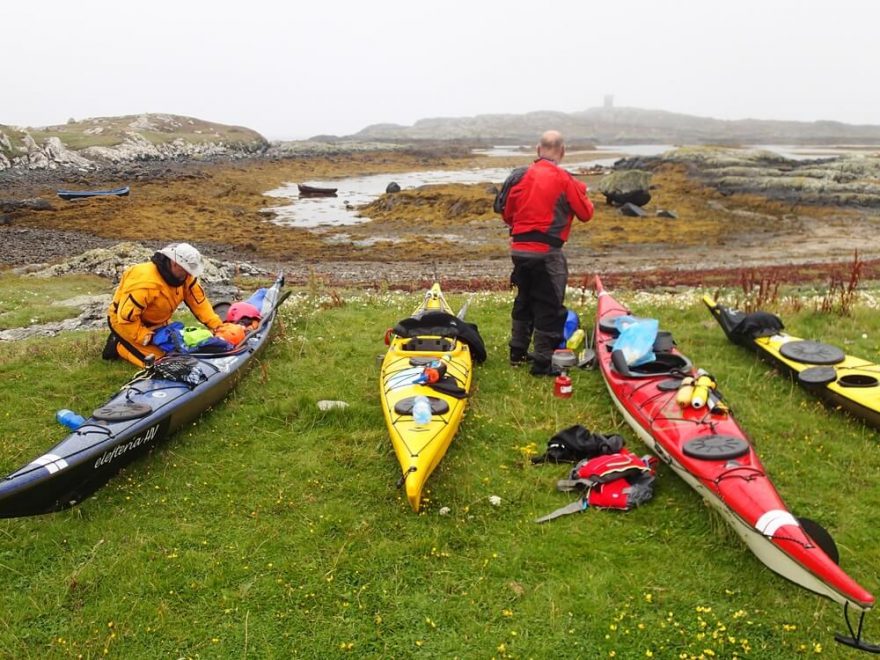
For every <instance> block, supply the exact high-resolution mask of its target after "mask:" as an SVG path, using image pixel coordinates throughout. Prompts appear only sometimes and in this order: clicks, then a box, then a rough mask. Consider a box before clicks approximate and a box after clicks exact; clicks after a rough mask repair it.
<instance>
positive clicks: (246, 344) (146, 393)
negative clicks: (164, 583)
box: [0, 276, 289, 518]
mask: <svg viewBox="0 0 880 660" xmlns="http://www.w3.org/2000/svg"><path fill="white" fill-rule="evenodd" d="M283 286H284V278H283V277H282V276H279V277H278V278H277V279H276V280H275V283H274V284H273V285H272V286H271V287H269V288H268V289H262V290H260V291H259V292H258V293H257V294H255V296H257V295H259V296H260V297H261V300H260V301H259V302H258V303H255V304H256V305H257V306H258V308H259V309H260V310H261V320H260V324H259V325H258V327H257V328H256V329H253V330H251V331H249V332H248V333H247V334H246V335H245V339H244V340H243V341H241V342H240V343H239V344H238V346H236V348H235V349H234V350H232V351H229V352H225V353H207V352H205V353H198V352H196V353H181V354H177V353H169V354H167V355H165V356H163V357H161V358H159V359H157V360H155V362H154V363H152V364H151V365H148V366H147V368H145V369H144V370H143V371H141V372H140V373H138V374H137V375H136V376H135V377H134V378H133V379H132V380H131V381H129V382H128V383H127V384H125V385H124V386H123V387H122V388H121V389H120V390H119V392H117V393H116V394H114V395H113V396H112V397H110V399H108V400H107V401H106V402H105V403H104V404H103V405H102V406H101V407H100V408H98V409H96V410H95V411H94V412H93V413H92V414H91V415H90V416H89V417H87V418H86V419H85V420H81V421H80V423H79V425H78V427H77V428H76V429H75V430H74V431H73V432H72V433H70V434H69V435H68V436H67V437H65V438H64V439H63V440H61V442H59V443H58V444H56V445H55V446H54V447H52V448H51V449H50V450H49V451H47V452H46V453H44V454H42V455H41V456H38V457H37V458H35V459H34V460H32V461H31V462H30V463H28V464H27V465H25V466H24V467H21V468H19V469H18V470H16V471H15V472H13V473H11V474H10V475H8V476H7V477H5V478H3V479H0V518H16V517H21V516H34V515H39V514H44V513H50V512H52V511H60V510H62V509H66V508H68V507H71V506H74V505H76V504H79V503H80V502H81V501H82V500H83V499H85V498H86V497H88V496H90V495H91V494H92V493H94V492H95V491H96V490H98V489H99V488H101V487H102V486H103V485H104V484H106V483H107V482H108V481H109V480H110V479H111V478H112V477H113V476H114V475H115V474H116V473H117V472H118V471H119V469H120V468H122V467H123V466H125V465H127V464H129V463H131V462H132V461H133V460H134V459H135V458H137V457H139V456H141V455H143V454H146V453H148V452H149V451H151V450H152V449H153V447H155V446H156V445H157V444H158V443H160V442H163V441H164V440H166V439H168V438H169V437H170V436H171V435H172V434H173V433H174V432H175V431H177V430H178V429H180V428H182V427H188V426H190V425H191V424H192V423H193V422H194V421H195V420H196V419H197V418H198V417H199V415H201V414H202V413H203V412H205V411H206V410H208V409H209V408H211V407H212V406H214V405H216V404H218V403H219V402H220V401H222V400H223V398H224V397H225V396H226V395H227V394H228V393H229V391H230V390H232V388H233V387H234V386H235V384H236V383H237V382H238V381H239V380H240V379H241V377H242V376H243V375H244V373H245V372H246V371H247V367H249V366H251V365H252V364H253V363H254V362H255V360H254V358H255V357H257V356H258V355H259V354H260V353H261V352H262V351H263V349H264V348H265V347H266V345H267V344H268V340H269V336H270V333H271V330H272V325H273V323H274V321H275V318H276V316H277V310H278V307H279V305H281V303H282V302H284V300H285V299H286V298H287V295H288V294H289V291H286V292H284V293H282V292H281V288H282V287H283ZM252 300H255V301H256V297H252Z"/></svg>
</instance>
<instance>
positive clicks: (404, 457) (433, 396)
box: [379, 284, 486, 511]
mask: <svg viewBox="0 0 880 660" xmlns="http://www.w3.org/2000/svg"><path fill="white" fill-rule="evenodd" d="M464 311H465V309H462V311H461V312H459V314H458V315H457V316H456V315H455V314H453V313H452V309H451V308H450V307H449V305H448V304H447V302H446V299H445V298H444V297H443V292H442V291H441V289H440V285H439V284H434V285H433V286H432V287H431V289H430V290H429V291H428V292H427V293H426V294H425V297H424V300H423V301H422V304H421V305H420V306H419V307H418V308H417V309H416V310H415V312H413V314H412V316H410V317H408V318H406V319H403V320H402V321H400V322H399V323H398V324H397V325H396V326H395V327H394V328H393V329H391V330H390V331H389V333H388V335H387V342H388V352H387V354H386V355H385V358H384V359H383V361H382V373H381V376H380V379H379V394H380V397H381V402H382V412H383V413H384V415H385V422H386V424H387V426H388V433H389V434H390V436H391V444H392V445H393V446H394V452H395V453H396V454H397V460H398V461H399V462H400V467H401V470H402V471H403V474H402V476H401V479H400V484H401V485H403V486H404V487H405V489H406V497H407V500H409V503H410V506H412V508H413V511H418V510H419V506H420V504H421V499H422V490H423V489H424V487H425V482H426V481H427V480H428V477H429V476H431V473H432V472H433V471H434V469H435V468H436V467H437V465H438V464H439V463H440V460H441V459H442V458H443V456H444V455H445V454H446V450H447V449H448V448H449V445H450V443H451V442H452V439H453V438H454V437H455V434H456V432H457V431H458V427H459V424H461V420H462V418H463V417H464V411H465V408H466V406H467V399H468V395H469V393H470V391H471V382H472V377H473V364H474V362H482V361H483V360H485V358H486V352H485V347H484V345H483V342H482V339H481V338H480V335H479V332H478V331H477V328H476V326H475V325H473V324H470V323H465V322H464V318H463V317H464ZM420 397H425V398H426V399H427V403H428V404H429V405H430V413H429V414H425V417H424V418H422V419H417V417H418V416H419V415H418V414H417V415H414V414H413V407H414V404H415V403H416V400H417V399H418V398H420ZM420 403H421V404H422V405H424V403H425V402H424V401H421V402H420ZM417 412H418V411H417Z"/></svg>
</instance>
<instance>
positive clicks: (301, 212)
mask: <svg viewBox="0 0 880 660" xmlns="http://www.w3.org/2000/svg"><path fill="white" fill-rule="evenodd" d="M642 147H643V148H644V149H647V150H650V153H661V152H662V151H665V150H666V149H668V148H670V147H668V146H667V147H663V146H660V145H642ZM635 148H636V146H635V145H631V146H629V147H620V148H617V147H598V148H597V151H596V152H579V153H577V154H576V155H575V157H576V160H573V161H571V162H569V161H568V160H566V161H565V163H564V166H565V167H566V168H567V169H569V170H577V169H579V168H584V167H595V166H596V165H602V166H605V167H610V166H611V165H613V164H614V162H615V161H616V160H618V158H619V157H620V154H621V153H627V154H631V153H642V154H645V155H649V154H648V153H647V152H645V151H631V150H632V149H635ZM495 149H497V150H498V151H497V152H496V151H495V150H494V149H491V150H481V151H480V153H485V154H488V155H494V156H503V155H514V156H518V155H521V156H523V157H524V159H528V158H530V157H531V152H529V153H526V152H524V151H518V150H517V147H497V148H495ZM508 151H509V152H510V153H507V152H508ZM490 152H491V153H490ZM603 152H605V153H606V154H608V155H603ZM587 153H590V154H591V155H592V154H594V153H595V155H596V156H599V157H597V158H590V159H588V160H584V159H583V157H584V156H585V155H586V154H587ZM611 154H613V155H611ZM524 162H528V160H524ZM511 169H512V168H510V167H493V168H471V169H464V170H428V171H424V172H399V173H396V174H373V175H370V176H358V177H347V178H344V179H315V180H309V181H299V182H297V183H308V184H309V185H312V186H319V187H322V188H338V193H337V196H336V197H300V196H299V190H298V189H297V183H288V184H285V185H284V186H281V187H280V188H275V189H274V190H270V191H268V192H266V193H265V194H266V195H267V196H269V197H277V198H281V199H290V200H291V203H290V204H289V205H287V206H276V207H273V208H270V209H265V211H266V212H272V213H274V214H275V217H274V218H273V222H275V223H276V224H279V225H283V226H287V227H299V228H303V229H314V228H316V227H339V226H345V225H355V224H360V223H363V222H369V221H370V219H369V218H365V217H362V216H360V215H359V213H358V211H357V209H356V207H357V206H360V205H363V204H368V203H369V202H371V201H373V200H374V199H376V198H377V197H379V196H380V195H382V194H383V193H384V192H385V188H386V187H387V186H388V184H389V183H391V182H392V181H394V182H396V183H397V185H399V186H400V188H401V190H406V189H411V188H418V187H419V186H424V185H427V184H442V183H464V184H473V183H482V182H486V183H495V184H498V185H500V184H501V183H502V182H503V181H504V179H506V178H507V175H508V174H510V171H511Z"/></svg>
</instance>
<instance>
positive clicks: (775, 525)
mask: <svg viewBox="0 0 880 660" xmlns="http://www.w3.org/2000/svg"><path fill="white" fill-rule="evenodd" d="M596 291H597V294H598V296H597V297H598V308H597V312H596V326H595V330H594V341H593V345H594V347H595V351H596V355H597V362H598V366H599V370H600V372H601V373H602V377H603V379H604V381H605V384H606V387H607V389H608V392H609V394H610V395H611V397H612V400H613V402H614V404H615V405H616V407H617V408H618V410H619V411H620V412H621V414H622V415H623V417H624V419H625V420H626V422H627V423H628V424H629V425H630V427H632V429H633V431H635V433H636V434H637V435H638V436H639V438H641V439H642V440H643V441H644V442H645V443H646V444H647V445H648V446H649V447H650V448H651V450H652V451H653V452H654V453H656V454H657V455H658V456H659V457H660V458H661V459H662V460H663V461H664V462H665V463H666V464H668V465H669V466H670V467H671V468H672V470H673V471H674V472H675V473H676V474H677V475H678V476H680V477H681V478H682V479H683V480H684V481H685V482H686V483H687V484H688V485H690V486H691V487H692V488H693V489H694V490H696V491H697V492H698V493H699V494H700V495H701V496H702V497H703V498H704V499H705V500H706V502H707V503H709V504H711V505H712V506H713V507H714V508H715V509H716V510H717V511H718V512H719V513H721V514H722V516H723V517H724V518H725V519H726V520H727V522H728V523H729V524H730V525H731V527H732V528H733V529H734V530H735V531H736V532H737V534H738V535H739V536H740V538H741V539H742V540H743V541H744V542H745V544H746V546H747V547H748V548H749V550H751V551H752V553H753V554H754V555H755V557H756V558H757V559H758V560H760V561H761V562H762V563H763V564H764V565H766V566H767V567H768V568H770V569H771V570H773V571H774V572H776V573H778V574H779V575H781V576H783V577H785V578H787V579H789V580H791V581H792V582H794V583H796V584H798V585H800V586H801V587H804V588H806V589H809V590H811V591H813V592H815V593H818V594H820V595H822V596H825V597H827V598H830V599H832V600H834V601H835V602H837V603H840V604H841V605H843V607H844V614H845V617H846V619H847V628H848V630H849V632H850V636H848V637H846V636H843V635H837V636H835V639H837V641H839V642H840V643H842V644H846V645H849V646H852V647H854V648H858V649H860V650H863V651H869V652H878V650H880V649H878V647H875V646H873V645H872V644H870V643H868V642H866V641H865V640H864V639H863V636H862V632H863V626H862V624H863V622H864V616H865V614H866V613H867V612H868V611H869V610H871V609H872V607H873V606H874V603H875V599H874V596H873V595H872V594H871V593H870V592H868V591H867V590H866V589H865V588H864V587H862V586H861V585H859V584H858V583H857V582H856V581H855V580H854V579H853V578H852V577H850V576H849V575H848V574H847V573H845V572H844V571H843V570H842V569H841V568H840V567H839V565H838V563H837V561H838V559H839V553H838V552H837V549H836V547H835V545H834V541H833V539H831V537H830V535H829V534H828V532H827V531H826V530H824V529H823V528H822V527H821V526H819V525H818V524H817V523H814V522H813V521H810V520H808V519H799V518H797V517H795V516H794V514H792V513H791V511H790V510H789V509H788V507H787V506H786V505H785V503H784V502H783V500H782V498H781V496H780V495H779V493H778V492H777V491H776V488H775V487H774V486H773V484H772V482H771V480H770V478H769V476H768V475H767V473H766V470H765V469H764V467H763V465H762V463H761V461H760V459H759V457H758V455H757V453H756V451H755V448H754V445H753V444H752V442H751V440H750V439H749V438H748V436H747V435H746V433H745V432H744V431H743V430H742V429H741V427H740V426H739V424H738V423H737V422H736V420H735V419H734V416H733V412H732V411H731V410H730V408H729V406H727V405H726V403H725V402H724V401H723V398H721V395H720V393H719V392H717V390H715V379H714V378H712V377H711V376H708V375H707V374H706V372H703V371H702V370H697V369H696V368H695V367H694V366H693V365H692V364H691V363H690V361H689V360H688V359H687V358H686V357H685V356H683V355H681V354H680V353H678V349H677V347H676V346H675V344H674V342H671V338H670V342H669V345H668V346H664V347H660V344H659V343H656V340H655V345H654V349H653V350H654V353H655V354H656V358H655V360H654V361H652V362H649V363H648V364H646V365H643V366H642V367H638V368H636V367H630V366H629V365H628V364H627V363H626V362H625V358H624V352H623V350H620V349H617V350H615V349H614V346H613V344H614V343H615V342H616V336H617V334H619V333H618V332H617V330H616V329H615V326H616V323H615V321H616V317H619V316H623V315H629V314H630V312H629V310H628V309H627V308H625V307H624V306H622V305H621V304H620V303H618V302H617V301H616V300H614V298H613V297H612V296H611V295H610V294H609V293H608V292H607V291H605V289H604V287H603V286H602V282H601V280H600V278H598V277H597V278H596ZM634 320H635V321H636V322H637V321H638V319H635V317H634ZM627 322H630V321H627ZM654 327H656V324H655V325H654ZM657 334H658V336H659V334H660V333H659V332H658V333H657ZM667 334H668V333H667ZM664 353H665V355H663V354H664ZM661 358H662V359H661ZM678 364H684V365H686V367H685V368H675V367H674V365H678ZM701 375H702V376H706V377H707V380H708V381H709V382H710V383H711V392H712V393H713V394H714V395H715V396H716V397H718V400H717V401H716V404H718V405H712V406H710V405H707V401H708V400H709V399H708V397H705V398H703V399H702V402H701V403H699V404H698V405H697V406H696V407H694V405H692V404H691V400H689V399H688V398H684V399H681V398H680V397H679V396H678V392H679V390H680V389H681V388H683V387H684V386H685V384H686V380H685V379H686V378H691V379H692V382H694V383H695V382H697V381H698V378H699V377H700V376H701ZM688 386H690V385H689V384H688ZM702 386H703V387H705V384H703V385H702ZM666 394H668V395H667V396H664V395H666ZM851 609H854V610H857V611H859V612H860V618H859V622H858V625H857V627H856V628H855V629H854V628H853V626H852V624H851V623H850V620H849V611H850V610H851Z"/></svg>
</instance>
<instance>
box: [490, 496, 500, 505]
mask: <svg viewBox="0 0 880 660" xmlns="http://www.w3.org/2000/svg"><path fill="white" fill-rule="evenodd" d="M489 504H491V505H492V506H501V498H500V497H498V496H497V495H490V496H489Z"/></svg>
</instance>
